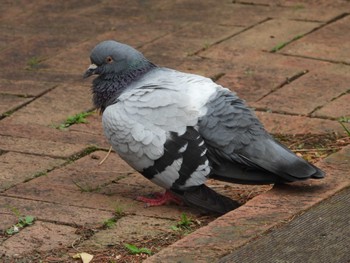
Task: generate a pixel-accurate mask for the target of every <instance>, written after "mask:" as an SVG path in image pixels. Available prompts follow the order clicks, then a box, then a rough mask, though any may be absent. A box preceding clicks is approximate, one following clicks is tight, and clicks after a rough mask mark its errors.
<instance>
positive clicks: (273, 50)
mask: <svg viewBox="0 0 350 263" xmlns="http://www.w3.org/2000/svg"><path fill="white" fill-rule="evenodd" d="M303 36H304V35H297V36H295V37H293V38H292V40H289V41H286V42H283V43H280V44H277V45H276V46H275V47H273V48H272V49H271V50H270V52H272V53H274V52H277V51H279V50H281V49H282V48H284V47H285V46H287V45H288V44H289V43H291V42H293V41H295V40H298V39H300V38H302V37H303Z"/></svg>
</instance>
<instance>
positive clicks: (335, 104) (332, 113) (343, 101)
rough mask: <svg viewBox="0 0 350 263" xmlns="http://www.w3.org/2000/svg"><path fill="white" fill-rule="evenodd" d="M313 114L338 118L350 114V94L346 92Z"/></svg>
mask: <svg viewBox="0 0 350 263" xmlns="http://www.w3.org/2000/svg"><path fill="white" fill-rule="evenodd" d="M312 116H316V117H319V116H321V117H328V118H335V119H338V118H340V117H344V116H350V94H345V95H344V96H341V97H339V98H337V99H335V100H332V101H331V102H330V103H328V104H326V105H325V106H324V107H322V108H321V109H319V110H316V111H315V112H314V113H313V114H312Z"/></svg>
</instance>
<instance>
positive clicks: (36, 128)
mask: <svg viewBox="0 0 350 263" xmlns="http://www.w3.org/2000/svg"><path fill="white" fill-rule="evenodd" d="M86 120H87V123H80V124H76V125H72V126H70V127H69V128H67V129H63V130H62V129H55V128H54V127H47V126H42V125H37V124H35V123H24V124H20V123H16V121H13V120H12V119H11V118H5V119H3V120H1V122H0V124H1V125H0V135H4V136H11V137H20V138H27V139H34V140H40V141H50V142H62V143H67V144H76V145H86V146H98V147H101V148H106V149H108V148H109V143H108V142H107V140H106V138H105V136H104V134H103V130H102V124H101V118H100V116H98V115H97V114H93V115H90V116H88V117H87V118H86ZM49 144H50V143H49Z"/></svg>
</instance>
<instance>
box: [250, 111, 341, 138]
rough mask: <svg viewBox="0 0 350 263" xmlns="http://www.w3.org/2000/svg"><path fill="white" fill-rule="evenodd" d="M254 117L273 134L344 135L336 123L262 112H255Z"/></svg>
mask: <svg viewBox="0 0 350 263" xmlns="http://www.w3.org/2000/svg"><path fill="white" fill-rule="evenodd" d="M256 115H257V117H258V118H259V120H260V121H261V122H262V123H263V125H264V126H265V128H266V130H267V131H268V132H270V133H273V134H291V135H293V134H307V133H311V134H324V133H333V132H336V133H338V134H343V133H344V130H343V128H342V127H341V126H340V124H339V123H338V122H337V121H332V120H327V119H318V118H310V117H305V116H294V115H287V114H278V113H271V112H263V111H258V112H256Z"/></svg>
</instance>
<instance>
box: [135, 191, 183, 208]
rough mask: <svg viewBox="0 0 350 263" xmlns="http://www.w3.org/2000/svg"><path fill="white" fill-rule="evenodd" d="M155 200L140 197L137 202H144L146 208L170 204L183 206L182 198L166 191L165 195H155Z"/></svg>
mask: <svg viewBox="0 0 350 263" xmlns="http://www.w3.org/2000/svg"><path fill="white" fill-rule="evenodd" d="M155 196H156V197H155V198H148V197H144V196H138V197H137V198H136V200H138V201H141V202H144V203H145V204H146V206H160V205H164V204H168V203H171V202H172V203H175V204H178V205H182V204H183V202H182V200H181V199H180V198H178V197H177V196H175V195H174V194H173V193H171V192H170V191H168V190H166V191H165V193H164V194H162V193H155Z"/></svg>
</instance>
